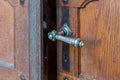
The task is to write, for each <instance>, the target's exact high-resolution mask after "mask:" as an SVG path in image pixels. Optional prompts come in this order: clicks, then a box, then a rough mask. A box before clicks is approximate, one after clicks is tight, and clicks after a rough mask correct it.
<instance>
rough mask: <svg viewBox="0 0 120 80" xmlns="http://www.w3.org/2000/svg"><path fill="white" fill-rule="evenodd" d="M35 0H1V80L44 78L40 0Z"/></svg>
mask: <svg viewBox="0 0 120 80" xmlns="http://www.w3.org/2000/svg"><path fill="white" fill-rule="evenodd" d="M32 1H34V3H33V2H32ZM32 1H31V0H29V2H28V0H0V80H41V74H40V73H41V66H40V63H41V61H39V60H41V56H40V54H41V51H40V43H41V40H40V10H41V9H40V6H39V7H38V5H40V0H32ZM36 2H38V3H36ZM33 5H35V6H33ZM36 7H37V8H36ZM37 9H38V11H36V10H37ZM33 12H34V13H33ZM33 15H34V18H33ZM36 15H37V16H36ZM33 20H34V21H33ZM36 20H37V21H36ZM29 21H30V22H31V23H30V24H29ZM33 24H36V25H33ZM31 28H32V29H31ZM33 30H34V31H33ZM41 31H42V30H41ZM33 35H35V37H34V36H33ZM41 50H42V49H41Z"/></svg>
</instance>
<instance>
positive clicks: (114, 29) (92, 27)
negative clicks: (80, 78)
mask: <svg viewBox="0 0 120 80" xmlns="http://www.w3.org/2000/svg"><path fill="white" fill-rule="evenodd" d="M79 14H80V23H81V24H80V33H81V38H82V39H83V41H84V42H85V46H84V47H83V48H81V49H82V51H81V73H82V74H83V75H87V76H89V77H92V78H95V79H96V80H119V79H120V54H119V53H120V16H119V14H120V0H99V1H98V2H93V3H91V4H89V5H88V6H87V7H86V8H84V9H81V10H80V13H79Z"/></svg>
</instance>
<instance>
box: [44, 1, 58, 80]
mask: <svg viewBox="0 0 120 80" xmlns="http://www.w3.org/2000/svg"><path fill="white" fill-rule="evenodd" d="M43 1H44V4H43V5H44V6H43V11H44V12H43V14H44V33H43V36H44V39H43V42H44V54H43V55H44V66H43V68H44V80H57V47H56V42H52V41H50V40H49V39H48V37H47V34H48V32H50V31H52V30H54V29H56V1H55V0H43Z"/></svg>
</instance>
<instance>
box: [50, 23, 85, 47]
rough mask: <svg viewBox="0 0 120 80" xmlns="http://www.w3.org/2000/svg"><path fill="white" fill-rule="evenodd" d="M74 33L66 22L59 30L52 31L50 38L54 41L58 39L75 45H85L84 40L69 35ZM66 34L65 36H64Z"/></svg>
mask: <svg viewBox="0 0 120 80" xmlns="http://www.w3.org/2000/svg"><path fill="white" fill-rule="evenodd" d="M71 34H72V31H71V29H70V28H69V27H68V26H67V24H65V25H64V26H63V27H62V28H61V29H60V31H59V32H57V31H55V30H53V31H51V32H49V33H48V38H49V39H50V40H52V41H56V40H60V41H63V42H65V43H68V44H71V45H73V46H75V47H82V46H84V43H83V41H81V40H80V39H78V38H71V37H68V36H70V35H71ZM63 35H65V36H63Z"/></svg>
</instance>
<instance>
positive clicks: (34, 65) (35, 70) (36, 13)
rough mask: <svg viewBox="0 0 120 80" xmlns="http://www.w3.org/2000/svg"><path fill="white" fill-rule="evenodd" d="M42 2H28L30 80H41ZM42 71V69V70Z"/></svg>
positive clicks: (32, 0) (36, 0)
mask: <svg viewBox="0 0 120 80" xmlns="http://www.w3.org/2000/svg"><path fill="white" fill-rule="evenodd" d="M42 5H43V4H42V0H29V26H30V27H29V31H30V32H29V33H30V35H29V38H30V39H29V40H30V41H29V45H30V48H29V54H30V80H43V79H42V71H43V70H41V67H42V49H43V48H42V46H43V45H42V39H43V37H42V31H43V30H42V27H41V26H42V24H41V21H42V18H43V17H42V16H41V15H43V14H42ZM42 69H43V68H42Z"/></svg>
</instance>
